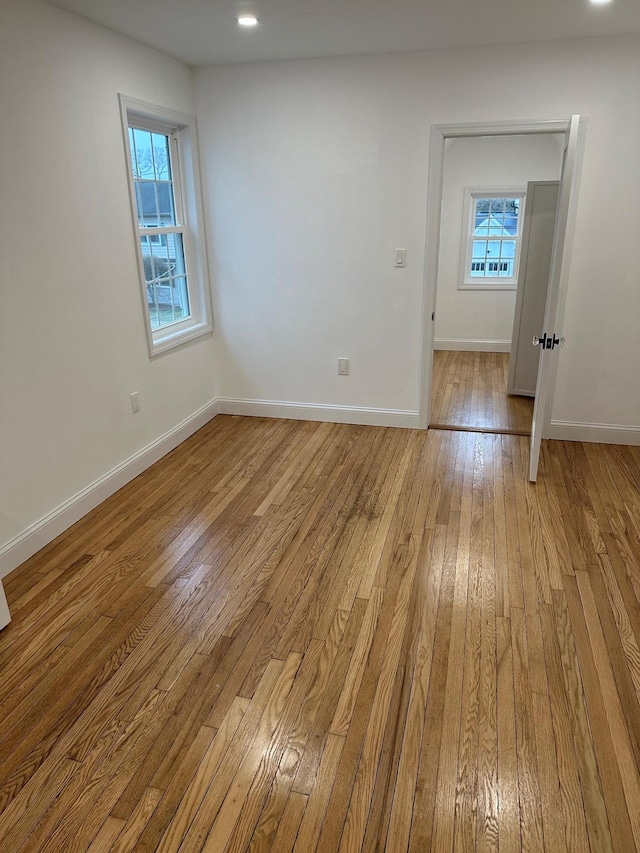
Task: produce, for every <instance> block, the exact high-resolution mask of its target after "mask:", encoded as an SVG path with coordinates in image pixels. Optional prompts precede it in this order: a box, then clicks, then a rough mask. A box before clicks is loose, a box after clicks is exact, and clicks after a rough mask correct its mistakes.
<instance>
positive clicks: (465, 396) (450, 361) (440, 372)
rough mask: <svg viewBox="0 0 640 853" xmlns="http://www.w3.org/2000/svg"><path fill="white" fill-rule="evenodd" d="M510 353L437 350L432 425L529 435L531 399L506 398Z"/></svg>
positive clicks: (432, 398) (432, 394) (531, 409)
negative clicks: (487, 429)
mask: <svg viewBox="0 0 640 853" xmlns="http://www.w3.org/2000/svg"><path fill="white" fill-rule="evenodd" d="M508 375H509V353H506V352H460V351H457V350H436V351H435V352H434V354H433V386H432V392H431V401H432V402H431V423H432V424H433V425H436V424H440V425H447V426H457V427H476V428H478V429H482V428H489V429H494V430H509V431H515V432H521V433H524V434H530V433H531V419H532V415H533V398H532V397H515V396H514V397H510V396H508V395H507V377H508Z"/></svg>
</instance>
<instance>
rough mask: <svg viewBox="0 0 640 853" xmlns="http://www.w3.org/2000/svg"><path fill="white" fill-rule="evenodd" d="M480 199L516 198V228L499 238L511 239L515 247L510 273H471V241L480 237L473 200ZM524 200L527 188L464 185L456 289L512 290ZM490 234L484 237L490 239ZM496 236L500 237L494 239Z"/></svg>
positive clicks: (515, 285)
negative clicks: (475, 227) (517, 199)
mask: <svg viewBox="0 0 640 853" xmlns="http://www.w3.org/2000/svg"><path fill="white" fill-rule="evenodd" d="M480 198H519V199H520V210H519V214H518V230H517V232H516V233H515V234H514V235H513V236H512V237H508V238H507V237H503V238H502V239H509V240H514V241H515V244H516V247H515V252H514V259H513V275H511V276H509V277H507V276H472V275H471V264H472V255H473V241H474V240H478V239H481V238H479V237H478V235H475V234H474V233H473V232H474V226H475V222H474V220H475V209H476V199H480ZM526 199H527V188H526V187H523V186H516V187H513V186H512V187H465V188H464V201H463V207H462V239H461V241H460V265H459V274H458V290H516V289H517V286H518V272H519V269H520V251H521V248H522V223H523V221H524V210H525V205H526ZM490 237H491V235H489V236H488V237H487V239H490ZM497 239H500V238H497Z"/></svg>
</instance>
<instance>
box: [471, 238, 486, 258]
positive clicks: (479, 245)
mask: <svg viewBox="0 0 640 853" xmlns="http://www.w3.org/2000/svg"><path fill="white" fill-rule="evenodd" d="M486 254H487V241H486V240H474V241H473V249H472V255H471V256H472V257H473V258H484V256H485V255H486Z"/></svg>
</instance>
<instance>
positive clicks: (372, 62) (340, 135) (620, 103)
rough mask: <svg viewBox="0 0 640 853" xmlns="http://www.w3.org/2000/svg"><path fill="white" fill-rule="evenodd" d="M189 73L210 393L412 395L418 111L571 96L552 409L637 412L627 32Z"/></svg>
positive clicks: (545, 115)
mask: <svg viewBox="0 0 640 853" xmlns="http://www.w3.org/2000/svg"><path fill="white" fill-rule="evenodd" d="M194 78H195V90H196V105H197V111H198V117H199V123H200V131H201V138H203V139H205V140H206V148H203V151H202V160H203V168H204V172H205V175H204V181H205V195H206V204H207V208H208V211H209V215H210V224H211V262H212V264H213V270H214V279H215V287H216V308H217V311H216V317H217V324H218V325H217V328H218V339H217V342H216V343H217V353H218V359H219V361H220V362H221V364H222V366H223V373H224V375H223V378H222V380H221V381H222V393H223V395H228V396H234V397H243V398H247V399H256V398H258V399H269V400H285V401H300V402H312V403H314V402H315V403H326V404H337V405H341V404H349V405H361V406H371V407H394V408H399V409H405V410H411V409H417V407H418V381H419V380H418V371H419V360H420V316H421V299H422V281H423V269H424V258H423V254H424V234H425V210H426V175H427V155H428V139H429V125H430V123H448V122H461V121H465V122H468V121H500V120H509V119H558V118H568V117H569V116H570V115H571V113H576V112H578V113H582V114H584V115H586V116H587V117H588V131H587V141H586V151H585V157H584V173H583V179H582V185H581V191H580V201H579V207H578V214H577V223H576V233H575V242H574V257H573V260H572V264H571V274H570V282H569V295H568V299H567V306H566V320H565V324H564V329H563V331H564V334H565V336H566V338H567V345H566V347H565V349H564V350H563V351H562V353H561V354H560V359H559V362H560V366H559V373H558V381H557V386H556V394H555V401H554V404H553V417H554V419H557V420H562V421H567V422H577V423H594V422H597V423H609V424H618V425H634V426H638V425H640V394H639V393H638V378H637V377H638V373H637V364H638V363H639V362H640V335H638V322H639V320H640V287H638V272H637V265H636V262H635V259H634V256H633V254H632V251H631V250H632V246H633V241H634V239H635V236H634V234H635V232H634V223H637V222H638V221H640V193H638V187H639V186H640V158H638V156H637V144H638V138H640V101H639V100H638V98H637V97H636V94H637V89H638V82H639V81H640V38H638V37H637V36H623V37H617V38H610V39H598V40H586V39H585V40H580V41H573V42H554V43H549V44H544V45H538V44H531V45H519V46H517V47H501V48H500V49H496V48H487V49H469V50H454V51H441V52H433V53H410V54H398V55H385V56H371V57H357V58H345V59H331V60H308V61H301V62H272V63H263V64H255V65H237V66H227V67H218V68H202V69H197V70H196V71H195V72H194ZM394 247H403V248H406V249H407V266H406V269H404V270H396V269H394V268H393V261H394V252H393V249H394ZM339 356H347V357H349V358H350V359H351V373H350V375H349V376H348V377H339V376H338V375H337V358H338V357H339Z"/></svg>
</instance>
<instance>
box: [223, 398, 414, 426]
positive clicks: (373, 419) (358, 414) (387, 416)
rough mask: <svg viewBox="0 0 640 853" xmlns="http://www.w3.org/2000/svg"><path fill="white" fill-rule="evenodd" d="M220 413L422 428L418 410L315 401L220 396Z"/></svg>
mask: <svg viewBox="0 0 640 853" xmlns="http://www.w3.org/2000/svg"><path fill="white" fill-rule="evenodd" d="M218 406H219V409H218V410H219V412H220V414H221V415H222V414H224V415H250V416H252V417H262V418H288V419H293V420H304V421H328V422H330V423H337V424H364V425H367V426H385V427H406V428H409V429H418V428H419V416H418V412H414V411H407V410H403V409H370V408H365V407H361V406H330V405H329V406H327V405H317V404H315V403H287V402H282V401H277V400H242V399H234V398H231V397H221V398H220V399H219V400H218Z"/></svg>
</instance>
